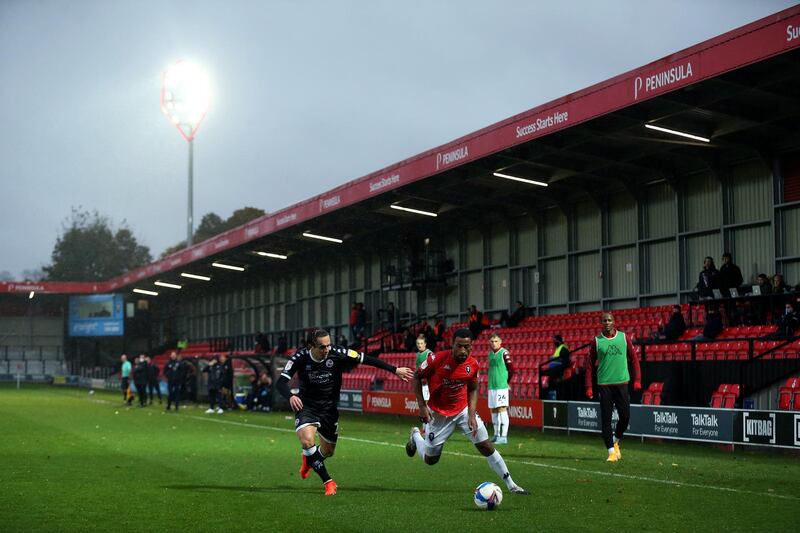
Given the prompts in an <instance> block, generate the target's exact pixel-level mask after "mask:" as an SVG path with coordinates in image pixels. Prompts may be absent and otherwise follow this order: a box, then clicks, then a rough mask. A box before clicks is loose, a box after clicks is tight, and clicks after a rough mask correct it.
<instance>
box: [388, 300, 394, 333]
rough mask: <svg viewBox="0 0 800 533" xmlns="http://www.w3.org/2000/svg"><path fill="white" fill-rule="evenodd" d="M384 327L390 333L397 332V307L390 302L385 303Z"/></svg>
mask: <svg viewBox="0 0 800 533" xmlns="http://www.w3.org/2000/svg"><path fill="white" fill-rule="evenodd" d="M386 328H387V329H388V330H389V331H391V332H392V333H397V309H396V308H395V306H394V303H392V302H389V303H388V304H387V305H386Z"/></svg>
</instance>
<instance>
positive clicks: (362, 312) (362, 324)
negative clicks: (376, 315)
mask: <svg viewBox="0 0 800 533" xmlns="http://www.w3.org/2000/svg"><path fill="white" fill-rule="evenodd" d="M356 330H357V335H358V337H357V338H358V341H359V343H361V344H363V339H364V336H365V335H366V333H367V310H366V308H365V307H364V302H358V319H357V320H356Z"/></svg>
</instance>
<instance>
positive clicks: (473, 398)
mask: <svg viewBox="0 0 800 533" xmlns="http://www.w3.org/2000/svg"><path fill="white" fill-rule="evenodd" d="M471 351H472V333H471V332H470V330H468V329H465V328H464V329H459V330H458V331H456V332H455V334H454V336H453V351H452V352H450V353H447V354H446V355H442V354H439V355H436V354H430V355H429V356H428V359H427V360H425V362H423V363H422V364H421V365H420V368H419V370H418V371H417V372H416V373H415V374H414V391H415V392H416V394H417V402H418V404H419V414H420V418H421V419H422V420H423V421H424V422H426V423H427V424H428V435H427V442H426V440H425V439H423V438H422V435H420V432H419V428H412V429H411V435H410V436H409V439H408V442H407V443H406V453H407V454H408V456H409V457H414V455H415V454H416V455H419V457H420V458H421V459H422V460H423V461H424V462H425V464H428V465H435V464H436V463H438V462H439V458H440V457H441V455H442V449H443V448H444V443H445V442H447V439H449V438H450V435H452V433H453V431H454V430H455V429H456V427H458V428H459V429H460V430H461V431H462V432H463V433H464V435H465V436H466V437H467V438H468V439H470V440H471V441H472V443H473V444H474V445H475V447H476V448H477V449H478V451H479V452H481V454H482V455H483V456H484V457H486V459H487V461H488V462H489V467H490V468H491V469H492V470H493V471H494V472H495V473H496V474H497V475H498V476H500V478H501V479H502V480H503V481H505V482H506V486H507V487H508V490H510V491H511V492H513V493H515V494H530V493H529V492H528V491H527V490H525V489H523V488H522V487H520V486H519V485H517V484H516V483H514V480H513V479H512V478H511V474H510V473H509V472H508V468H507V467H506V462H505V461H504V460H503V457H502V456H501V455H500V452H498V451H497V450H495V448H494V445H492V443H491V442H490V441H489V434H488V433H487V431H486V426H485V425H484V424H483V420H481V418H480V417H479V416H478V413H477V407H478V361H477V360H476V359H475V358H474V357H472V356H471V355H470V352H471ZM423 379H427V380H428V387H429V388H430V395H431V396H430V400H428V402H427V403H425V400H424V399H423V397H422V380H423Z"/></svg>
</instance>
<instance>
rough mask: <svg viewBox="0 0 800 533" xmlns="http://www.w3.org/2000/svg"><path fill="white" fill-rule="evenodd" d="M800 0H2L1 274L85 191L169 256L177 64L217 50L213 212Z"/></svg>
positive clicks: (394, 157) (482, 119)
mask: <svg viewBox="0 0 800 533" xmlns="http://www.w3.org/2000/svg"><path fill="white" fill-rule="evenodd" d="M795 3H796V2H792V1H778V0H774V1H769V0H759V1H754V0H720V1H710V0H705V1H697V0H692V1H684V0H672V1H670V2H663V1H662V2H654V1H642V0H638V1H610V0H609V1H572V2H570V1H562V2H544V1H538V2H537V1H532V0H528V1H510V0H509V1H503V0H495V1H492V2H488V1H482V2H477V1H456V0H451V1H435V0H428V1H409V0H406V1H403V2H399V1H396V0H395V1H375V0H372V1H366V0H364V1H361V2H355V1H350V2H344V1H334V0H328V1H302V0H287V1H277V0H273V1H260V2H257V1H241V0H231V1H227V2H222V1H176V0H173V1H158V2H155V1H152V2H151V1H133V0H131V1H119V0H97V1H89V0H85V1H83V0H73V1H66V0H50V1H46V0H42V1H32V0H0V249H1V250H2V255H0V271H3V270H8V271H10V272H11V273H12V274H14V277H17V278H19V276H20V274H21V272H22V270H24V269H31V268H37V267H40V266H42V265H44V264H47V263H48V262H49V260H50V253H51V251H52V249H53V245H54V244H55V240H56V237H57V236H58V234H59V233H60V227H61V222H62V220H64V218H65V217H67V216H68V215H69V213H70V208H71V206H82V207H84V208H87V209H97V210H99V211H100V212H101V213H103V214H107V215H109V216H110V217H112V219H113V220H115V221H116V222H120V221H122V220H123V219H125V220H127V223H128V225H129V226H130V227H131V229H132V230H133V232H134V234H135V235H136V237H137V238H138V239H139V241H140V242H141V243H142V244H145V245H147V246H149V247H150V250H151V252H152V254H153V255H154V256H158V255H159V254H160V253H161V252H162V251H163V250H164V248H166V247H167V246H170V245H172V244H175V243H176V242H178V241H180V240H182V239H184V238H185V236H186V222H185V216H186V194H187V192H186V189H187V177H186V175H187V166H188V165H187V158H188V151H187V146H186V142H185V141H184V140H183V139H182V138H181V137H180V135H179V134H178V132H177V130H175V128H173V127H172V126H171V125H170V124H169V122H168V121H167V119H166V118H165V117H164V116H163V115H162V113H161V110H160V109H159V91H160V83H161V72H162V71H163V70H164V69H165V68H166V67H168V66H169V65H171V64H172V63H174V62H175V61H177V60H178V59H192V60H196V61H198V62H200V63H201V64H203V65H204V66H205V67H206V69H207V70H208V72H209V74H210V77H211V84H212V91H213V97H212V98H213V100H212V104H211V109H210V111H209V113H208V116H207V117H206V120H205V122H204V123H203V125H202V126H201V128H200V131H199V133H198V136H197V140H196V141H195V199H194V204H195V206H194V214H195V221H196V222H195V225H196V223H197V221H199V219H200V217H201V216H202V215H203V214H205V213H207V212H209V211H214V212H216V213H217V214H219V215H221V216H222V217H223V218H224V217H227V216H229V215H230V214H231V212H233V210H235V209H237V208H239V207H243V206H245V205H248V206H253V207H260V208H262V209H264V210H266V211H268V212H272V211H276V210H278V209H280V208H282V207H286V206H288V205H290V204H292V203H295V202H297V201H300V200H303V199H305V198H308V197H310V196H313V195H315V194H317V193H320V192H322V191H325V190H327V189H330V188H332V187H335V186H337V185H340V184H342V183H344V182H347V181H350V180H352V179H355V178H358V177H360V176H363V175H365V174H367V173H369V172H372V171H374V170H378V169H380V168H382V167H385V166H387V165H390V164H392V163H395V162H397V161H400V160H402V159H405V158H407V157H409V156H412V155H415V154H417V153H420V152H422V151H424V150H427V149H429V148H433V147H434V146H437V145H439V144H442V143H445V142H447V141H449V140H452V139H454V138H457V137H459V136H461V135H464V134H467V133H470V132H472V131H475V130H477V129H480V128H482V127H484V126H487V125H489V124H491V123H494V122H497V121H499V120H502V119H504V118H508V117H510V116H512V115H514V114H516V113H519V112H522V111H525V110H527V109H530V108H532V107H535V106H537V105H539V104H542V103H544V102H546V101H548V100H552V99H554V98H557V97H560V96H563V95H566V94H568V93H570V92H573V91H576V90H578V89H581V88H583V87H586V86H588V85H591V84H593V83H596V82H599V81H603V80H605V79H608V78H610V77H612V76H614V75H617V74H620V73H622V72H624V71H627V70H630V69H632V68H636V67H639V66H641V65H643V64H646V63H648V62H650V61H653V60H655V59H658V58H661V57H663V56H665V55H668V54H670V53H673V52H676V51H678V50H680V49H683V48H686V47H688V46H691V45H693V44H696V43H698V42H701V41H703V40H706V39H708V38H710V37H714V36H716V35H719V34H721V33H724V32H726V31H728V30H730V29H733V28H736V27H738V26H741V25H744V24H746V23H748V22H751V21H753V20H756V19H759V18H761V17H764V16H766V15H769V14H771V13H774V12H776V11H779V10H781V9H784V8H786V7H789V6H791V5H794V4H795Z"/></svg>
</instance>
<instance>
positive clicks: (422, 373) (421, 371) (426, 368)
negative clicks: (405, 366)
mask: <svg viewBox="0 0 800 533" xmlns="http://www.w3.org/2000/svg"><path fill="white" fill-rule="evenodd" d="M435 366H436V354H435V353H433V352H431V353H429V354H428V357H427V359H425V360H424V361H423V362H422V363H421V364H420V365H419V368H418V369H417V375H418V376H419V377H421V378H429V377H430V376H432V375H433V373H434V368H435Z"/></svg>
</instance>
